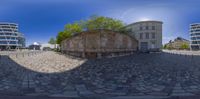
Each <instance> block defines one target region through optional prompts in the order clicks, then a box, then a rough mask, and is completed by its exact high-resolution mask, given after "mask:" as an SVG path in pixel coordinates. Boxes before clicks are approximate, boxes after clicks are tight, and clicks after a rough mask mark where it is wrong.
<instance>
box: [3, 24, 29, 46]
mask: <svg viewBox="0 0 200 99" xmlns="http://www.w3.org/2000/svg"><path fill="white" fill-rule="evenodd" d="M23 47H25V38H24V35H23V34H22V33H20V32H19V31H18V24H16V23H8V22H0V49H2V50H5V49H16V48H23Z"/></svg>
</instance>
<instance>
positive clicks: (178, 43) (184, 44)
mask: <svg viewBox="0 0 200 99" xmlns="http://www.w3.org/2000/svg"><path fill="white" fill-rule="evenodd" d="M189 44H190V41H189V40H186V39H184V38H182V37H177V38H175V39H174V40H173V41H172V40H170V41H169V43H167V44H165V46H164V47H165V48H166V49H176V50H182V49H189Z"/></svg>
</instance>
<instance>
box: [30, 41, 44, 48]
mask: <svg viewBox="0 0 200 99" xmlns="http://www.w3.org/2000/svg"><path fill="white" fill-rule="evenodd" d="M40 47H41V44H40V43H38V42H34V43H33V44H31V45H29V49H30V50H40Z"/></svg>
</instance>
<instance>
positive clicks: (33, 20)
mask: <svg viewBox="0 0 200 99" xmlns="http://www.w3.org/2000/svg"><path fill="white" fill-rule="evenodd" d="M199 4H200V0H1V3H0V22H14V23H17V24H19V31H20V32H22V33H23V34H24V35H25V38H26V45H29V44H32V43H33V42H40V43H47V42H48V41H49V39H50V38H51V37H56V35H57V33H58V32H60V31H62V30H63V29H64V26H65V24H67V23H73V22H76V21H79V20H86V19H88V18H89V17H90V16H92V15H99V16H106V17H112V18H115V19H118V20H122V21H123V22H124V24H130V23H134V22H137V21H144V20H158V21H162V22H163V44H165V43H167V42H168V41H169V40H171V39H174V38H176V37H178V36H180V37H183V38H185V39H189V25H190V24H191V23H199V22H200V6H199Z"/></svg>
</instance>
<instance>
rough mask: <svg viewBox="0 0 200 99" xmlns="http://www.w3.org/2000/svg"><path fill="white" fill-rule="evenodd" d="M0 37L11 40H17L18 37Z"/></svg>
mask: <svg viewBox="0 0 200 99" xmlns="http://www.w3.org/2000/svg"><path fill="white" fill-rule="evenodd" d="M0 39H11V40H16V39H17V38H16V37H0Z"/></svg>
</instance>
